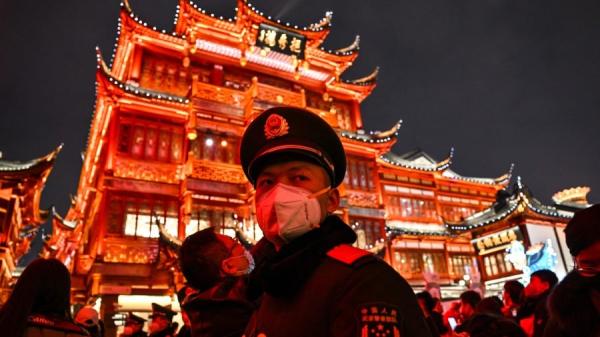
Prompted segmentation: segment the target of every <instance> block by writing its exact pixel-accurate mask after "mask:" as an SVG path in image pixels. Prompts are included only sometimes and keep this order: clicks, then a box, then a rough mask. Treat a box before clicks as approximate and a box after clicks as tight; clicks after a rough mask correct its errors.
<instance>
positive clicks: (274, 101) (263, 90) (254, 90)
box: [248, 77, 306, 109]
mask: <svg viewBox="0 0 600 337" xmlns="http://www.w3.org/2000/svg"><path fill="white" fill-rule="evenodd" d="M248 91H249V92H250V93H251V98H252V99H253V103H254V104H257V103H258V105H259V108H261V109H262V108H268V107H270V106H280V105H287V106H293V107H298V108H305V107H306V97H305V95H304V91H301V92H294V91H290V90H286V89H282V88H278V87H275V86H272V85H268V84H264V83H259V82H258V79H257V78H256V77H255V78H253V79H252V86H251V87H250V89H248Z"/></svg>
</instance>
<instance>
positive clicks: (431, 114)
mask: <svg viewBox="0 0 600 337" xmlns="http://www.w3.org/2000/svg"><path fill="white" fill-rule="evenodd" d="M176 3H177V1H175V0H169V1H165V0H163V1H156V0H155V1H132V7H133V10H134V11H135V12H136V13H138V15H139V16H140V17H142V18H144V19H145V20H146V21H147V22H148V23H149V24H150V25H155V26H157V27H158V28H159V29H166V30H169V31H171V29H172V28H173V27H172V25H173V18H174V13H175V5H176ZM197 3H198V5H199V6H201V7H203V8H204V9H206V10H208V11H209V12H213V13H215V14H216V15H223V16H226V17H233V15H234V7H235V5H236V3H235V0H221V1H216V0H200V1H198V2H197ZM253 4H254V5H255V6H256V7H257V8H259V9H261V10H262V11H264V12H265V13H267V14H268V15H271V16H273V17H275V18H279V19H281V20H282V21H289V22H291V23H293V24H298V25H306V24H309V23H311V22H316V21H318V20H319V19H320V18H321V17H322V16H323V14H324V12H325V11H326V10H333V11H334V18H333V27H332V33H331V34H330V36H329V39H328V40H327V41H326V43H325V46H326V47H328V48H330V49H337V48H341V47H344V46H346V45H348V44H349V43H351V42H352V40H353V39H354V36H355V35H356V34H359V35H360V36H361V53H360V56H359V58H358V59H357V61H356V62H355V65H354V67H353V68H351V69H350V70H349V71H347V72H346V74H344V77H345V78H348V79H352V78H357V77H361V76H363V75H366V74H368V73H370V72H371V70H372V69H373V68H374V67H376V66H380V67H381V72H380V75H379V78H378V87H377V89H376V90H375V91H374V93H373V94H372V95H371V96H370V97H369V98H368V99H367V100H365V102H363V105H362V111H363V116H364V119H365V123H366V129H367V130H382V129H388V128H389V127H391V126H392V125H393V124H394V123H395V122H396V121H397V120H398V119H403V120H404V124H403V126H402V128H401V129H400V133H399V137H398V143H397V145H396V147H395V152H396V153H403V152H407V151H410V150H412V149H414V148H416V147H419V148H421V149H423V150H425V151H426V152H428V153H429V154H431V155H433V156H434V157H435V158H438V159H442V158H444V157H445V156H446V154H447V153H448V151H449V149H450V147H455V149H456V152H455V156H454V162H453V165H452V167H453V169H454V170H455V171H456V172H458V173H459V174H462V175H469V176H484V177H495V176H498V175H501V174H503V173H504V172H505V171H506V170H507V169H508V168H509V165H510V163H515V174H516V175H520V176H522V177H523V179H524V182H525V183H526V184H527V185H528V186H529V187H530V188H531V189H532V191H533V193H534V194H535V195H536V196H537V197H538V198H540V199H541V200H543V201H546V202H548V201H549V200H550V197H551V195H552V194H553V193H554V192H556V191H558V190H561V189H563V188H567V187H572V186H578V185H588V186H591V187H592V193H591V195H590V200H591V201H592V202H594V201H595V202H598V201H600V200H599V199H600V197H599V195H600V194H599V193H600V174H599V173H600V156H599V155H598V154H599V153H600V140H598V137H597V134H598V132H597V130H598V127H599V126H600V123H599V122H600V117H599V114H598V111H600V95H598V89H599V88H600V43H599V42H598V41H599V37H600V19H599V18H600V2H598V1H596V0H589V1H588V0H585V1H584V0H580V1H555V0H550V1H548V0H545V1H518V0H517V1H508V0H505V1H503V0H421V1H408V0H371V1H358V0H344V1H342V0H303V1H300V0H290V1H283V0H255V1H254V2H253ZM118 11H119V2H118V1H107V0H102V1H98V0H68V1H67V0H64V1H33V0H20V1H8V0H0V46H1V48H2V49H1V50H2V51H1V52H0V113H1V116H2V118H1V119H0V150H1V151H2V152H3V154H4V159H5V160H29V159H31V158H34V157H38V156H41V155H44V154H46V153H48V152H49V151H51V150H52V149H53V148H54V147H56V146H57V145H58V144H60V143H64V144H65V145H64V148H63V151H62V153H61V154H60V156H59V159H58V162H57V164H56V166H55V169H54V171H53V173H52V175H51V176H50V178H49V180H48V183H47V188H46V190H45V193H44V196H43V200H42V206H43V207H48V206H49V205H52V204H53V205H56V206H57V207H58V209H59V210H60V211H61V212H63V213H64V211H65V210H66V208H67V205H68V200H69V194H73V193H75V190H76V185H77V182H78V179H79V173H80V168H81V158H80V152H81V151H83V150H84V147H85V142H86V139H87V134H88V128H89V125H90V120H91V116H92V111H93V106H94V99H95V97H94V73H95V71H96V67H95V66H96V65H95V62H96V61H95V51H94V47H95V46H96V45H98V46H99V47H100V48H101V50H102V52H103V54H104V57H105V59H110V55H111V53H112V48H113V44H114V40H115V37H116V29H117V16H118Z"/></svg>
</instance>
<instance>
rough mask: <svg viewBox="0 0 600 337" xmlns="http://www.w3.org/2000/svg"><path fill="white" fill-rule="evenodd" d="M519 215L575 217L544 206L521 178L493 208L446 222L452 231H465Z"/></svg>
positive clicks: (559, 218)
mask: <svg viewBox="0 0 600 337" xmlns="http://www.w3.org/2000/svg"><path fill="white" fill-rule="evenodd" d="M519 214H529V215H530V216H535V217H541V218H544V219H554V220H559V221H567V220H569V219H570V218H572V217H573V214H574V213H573V212H570V211H565V210H561V209H558V208H556V207H554V206H549V205H544V204H542V203H541V202H540V201H539V200H538V199H536V198H534V197H533V195H532V194H531V192H530V190H529V188H527V186H525V185H524V184H523V183H522V181H521V177H517V182H516V183H515V184H514V186H513V189H512V191H511V192H508V191H506V190H501V191H499V192H498V195H497V197H496V202H495V203H494V204H492V206H490V207H489V208H487V209H485V210H483V211H481V212H478V213H475V214H473V215H471V216H469V217H467V218H466V219H464V221H462V222H457V223H453V222H446V223H447V224H446V226H447V227H448V229H450V230H451V231H465V230H470V229H474V228H479V227H482V226H486V225H490V224H493V223H497V222H499V221H502V220H504V219H506V218H508V217H510V216H514V215H519Z"/></svg>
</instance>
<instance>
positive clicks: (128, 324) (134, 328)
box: [120, 312, 148, 337]
mask: <svg viewBox="0 0 600 337" xmlns="http://www.w3.org/2000/svg"><path fill="white" fill-rule="evenodd" d="M144 323H146V320H145V319H143V318H142V317H140V316H137V315H134V314H133V313H132V312H130V313H129V314H128V315H127V320H125V327H124V329H123V333H122V334H121V335H120V337H147V336H148V334H147V333H146V332H145V331H144V330H143V328H144Z"/></svg>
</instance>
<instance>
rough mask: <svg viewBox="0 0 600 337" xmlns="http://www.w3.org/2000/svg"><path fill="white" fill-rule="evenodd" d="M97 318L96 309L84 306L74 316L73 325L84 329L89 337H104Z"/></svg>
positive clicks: (100, 323)
mask: <svg viewBox="0 0 600 337" xmlns="http://www.w3.org/2000/svg"><path fill="white" fill-rule="evenodd" d="M98 316H99V315H98V312H97V311H96V309H94V308H93V307H91V306H84V307H82V308H81V309H79V311H78V312H77V314H76V315H75V323H76V324H77V325H79V326H80V327H82V328H84V329H85V330H86V331H87V332H88V333H89V334H90V336H91V337H104V329H103V328H102V322H101V321H100V319H99V317H98Z"/></svg>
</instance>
